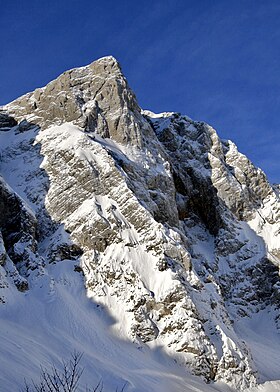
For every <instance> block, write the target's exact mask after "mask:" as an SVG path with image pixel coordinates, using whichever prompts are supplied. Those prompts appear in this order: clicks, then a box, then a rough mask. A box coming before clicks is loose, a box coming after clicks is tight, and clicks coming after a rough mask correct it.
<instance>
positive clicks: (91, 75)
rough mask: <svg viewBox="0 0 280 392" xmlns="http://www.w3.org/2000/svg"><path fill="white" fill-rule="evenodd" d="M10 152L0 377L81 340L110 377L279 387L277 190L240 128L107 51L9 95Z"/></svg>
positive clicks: (5, 137)
mask: <svg viewBox="0 0 280 392" xmlns="http://www.w3.org/2000/svg"><path fill="white" fill-rule="evenodd" d="M0 154H1V166H0V173H1V176H2V177H1V182H0V195H1V198H0V225H1V233H2V234H1V237H0V301H1V304H0V317H1V331H0V339H1V342H0V357H1V363H3V366H2V367H1V368H2V369H1V371H0V385H1V388H2V389H1V391H2V390H3V391H11V390H17V388H18V387H19V386H20V385H21V384H22V382H23V378H24V377H27V378H30V377H33V378H36V374H38V367H39V366H40V364H41V363H43V364H46V363H47V362H52V361H54V362H55V361H57V360H58V358H61V357H67V355H68V356H69V355H70V353H71V352H73V350H78V351H81V352H83V353H84V356H83V361H84V366H85V368H86V370H85V374H84V382H85V383H86V382H87V383H88V384H90V383H91V384H92V383H93V384H97V382H98V381H99V379H100V378H102V379H103V380H104V384H105V387H106V388H107V390H108V391H109V390H112V389H115V388H116V386H118V387H119V388H120V387H122V386H123V385H124V384H125V383H126V387H125V388H126V389H125V390H127V391H139V392H140V391H143V392H144V391H160V390H166V391H188V390H190V391H212V390H217V389H219V390H223V391H226V390H229V389H230V388H233V390H244V389H245V388H248V387H253V386H254V385H256V384H257V383H258V382H264V381H267V380H268V381H273V382H274V385H276V386H275V388H276V390H277V385H278V384H277V382H276V381H275V380H277V379H280V374H279V370H278V363H279V360H280V358H279V357H280V354H278V353H279V352H280V350H279V349H280V337H279V333H278V332H279V327H280V325H279V320H280V318H279V298H280V292H279V288H280V282H279V255H280V241H279V236H280V204H279V190H278V188H277V187H272V186H271V185H270V184H269V183H268V181H267V179H266V177H265V175H264V173H263V172H262V171H261V170H260V169H257V168H255V167H254V166H253V165H252V163H251V162H250V161H249V160H248V159H247V158H246V157H245V156H244V155H242V154H240V153H239V152H238V150H237V148H236V146H235V145H234V144H233V143H232V142H230V141H222V140H220V139H219V137H218V136H217V133H216V132H215V130H214V129H213V128H211V127H210V126H209V125H207V124H205V123H201V122H196V121H192V120H191V119H190V118H188V117H186V116H181V115H180V114H178V113H163V114H158V115H155V114H153V113H152V112H148V111H141V109H140V108H139V106H138V104H137V102H136V99H135V96H134V94H133V93H132V91H131V90H130V89H129V87H128V85H127V82H126V80H125V78H124V76H123V75H122V73H121V70H120V67H119V65H118V63H117V61H116V60H115V59H114V58H112V57H106V58H103V59H100V60H98V61H96V62H94V63H92V64H90V65H89V66H87V67H83V68H78V69H74V70H71V71H67V72H65V73H64V74H63V75H61V76H60V77H59V78H58V79H56V80H54V81H53V82H51V83H49V84H48V85H47V86H46V87H44V88H42V89H37V90H35V91H34V92H33V93H29V94H27V95H25V96H23V97H21V98H19V99H18V100H16V101H14V102H12V103H11V104H9V105H7V106H5V107H3V108H2V110H1V112H0ZM256 326H257V327H256ZM262 341H263V343H262ZM268 362H269V364H268ZM15 364H16V374H15ZM190 373H192V375H191V374H190ZM195 375H196V376H199V377H195ZM205 382H207V384H206V383H205ZM224 383H226V384H227V386H226V385H225V384H224ZM269 385H270V384H269ZM271 385H272V384H271ZM259 388H264V387H259ZM260 390H265V389H260Z"/></svg>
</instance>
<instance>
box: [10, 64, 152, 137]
mask: <svg viewBox="0 0 280 392" xmlns="http://www.w3.org/2000/svg"><path fill="white" fill-rule="evenodd" d="M3 109H4V110H6V111H7V112H8V113H9V115H11V116H13V117H14V118H15V120H16V121H17V122H19V123H20V122H22V121H25V122H26V121H27V122H30V123H32V124H36V125H38V126H39V127H40V128H42V129H46V128H48V127H49V126H51V125H61V124H63V123H65V122H73V123H74V124H75V125H78V126H80V127H82V128H84V129H85V130H86V131H87V132H95V133H97V134H99V135H100V136H102V137H105V138H113V139H114V140H116V141H118V142H121V143H131V144H136V145H139V144H140V145H141V144H142V141H141V140H142V136H141V132H140V128H141V127H142V128H144V129H147V128H149V125H148V124H147V123H146V122H145V121H144V122H143V118H142V116H141V110H140V108H139V106H138V103H137V101H136V97H135V95H134V93H133V92H132V90H131V89H130V88H129V86H128V84H127V81H126V79H125V77H124V75H123V74H122V71H121V67H120V65H119V63H118V61H117V60H116V59H115V58H114V57H112V56H106V57H103V58H101V59H99V60H96V61H94V62H92V63H91V64H89V65H87V66H84V67H80V68H73V69H71V70H69V71H66V72H64V73H63V74H61V75H60V76H59V77H58V78H56V79H55V80H53V81H51V82H50V83H48V84H47V85H46V86H45V87H43V88H38V89H36V90H35V91H33V92H31V93H28V94H26V95H24V96H22V97H20V98H18V99H16V100H15V101H13V102H12V103H10V104H8V105H6V106H4V107H3ZM140 123H141V126H140ZM144 123H145V124H144Z"/></svg>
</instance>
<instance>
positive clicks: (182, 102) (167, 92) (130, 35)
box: [0, 0, 280, 183]
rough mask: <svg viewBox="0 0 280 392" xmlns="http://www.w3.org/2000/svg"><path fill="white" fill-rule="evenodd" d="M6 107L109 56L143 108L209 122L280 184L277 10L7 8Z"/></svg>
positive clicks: (158, 5) (224, 5) (1, 62)
mask: <svg viewBox="0 0 280 392" xmlns="http://www.w3.org/2000/svg"><path fill="white" fill-rule="evenodd" d="M0 33H1V35H0V36H1V41H0V42H1V46H0V50H1V59H0V104H5V103H7V102H9V101H11V100H13V99H15V98H17V97H18V96H19V95H22V94H23V93H26V92H28V91H31V90H33V89H34V88H36V87H41V86H44V85H45V84H46V83H47V82H49V81H50V80H52V79H54V78H55V77H57V76H58V75H59V74H60V73H62V72H63V71H65V70H67V69H70V68H73V67H76V66H81V65H86V64H88V63H90V62H92V61H93V60H95V59H97V58H99V57H103V56H106V55H109V54H111V55H113V56H115V57H116V58H117V59H118V60H119V62H120V63H121V65H122V68H123V71H124V73H125V75H126V77H127V79H128V81H129V84H130V86H131V87H132V89H133V90H134V91H135V93H136V95H137V97H138V101H139V103H140V105H141V106H142V107H143V108H145V109H150V110H152V111H155V112H161V111H178V112H181V113H183V114H187V115H188V116H190V117H192V118H193V119H196V120H203V121H206V122H208V123H210V124H211V125H212V126H213V127H214V128H216V129H217V131H218V133H219V135H220V136H221V137H222V138H230V139H232V140H233V141H234V142H235V143H236V144H237V145H238V147H239V149H240V151H241V152H243V153H245V154H246V155H248V156H249V158H250V159H251V160H252V161H253V162H254V163H255V164H256V165H258V166H260V167H261V168H262V169H263V170H264V171H265V172H266V173H267V174H268V177H269V179H270V180H271V181H273V182H278V183H280V172H279V170H280V164H279V155H280V154H279V151H280V113H279V112H280V111H279V109H280V1H278V0H276V1H274V0H266V1H265V0H264V1H258V0H243V1H239V0H234V1H229V0H215V1H213V0H207V1H206V0H192V1H189V0H172V1H169V0H162V1H159V0H155V1H153V0H150V1H144V0H143V1H141V0H137V1H134V0H130V1H128V0H98V1H96V0H55V1H51V0H48V1H46V0H21V1H20V0H8V1H7V0H0Z"/></svg>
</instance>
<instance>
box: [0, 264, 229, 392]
mask: <svg viewBox="0 0 280 392" xmlns="http://www.w3.org/2000/svg"><path fill="white" fill-rule="evenodd" d="M76 263H77V262H73V261H70V260H65V261H62V262H60V263H58V264H54V265H52V266H49V267H48V274H46V275H44V276H41V277H36V278H35V279H34V280H33V287H32V288H31V290H29V291H27V292H26V293H19V292H18V291H16V289H15V290H14V291H13V292H12V291H10V298H9V305H7V306H5V305H3V306H1V308H0V312H1V313H0V318H1V330H0V363H1V370H0V390H1V392H13V391H18V390H20V387H22V386H23V383H24V379H26V380H27V381H28V380H31V379H34V380H35V381H36V379H37V377H38V375H39V373H40V365H42V366H44V367H48V366H49V365H50V364H51V363H54V364H57V366H58V367H59V363H60V360H61V358H65V359H67V358H69V357H70V355H71V353H72V352H73V351H74V350H76V351H79V352H81V353H83V358H82V360H81V365H82V366H83V367H84V368H85V369H84V373H83V376H82V378H81V384H80V385H81V387H82V388H83V387H85V385H88V386H95V385H96V384H97V383H98V382H99V381H100V379H102V380H103V382H104V391H114V390H116V388H117V387H118V388H119V389H120V388H121V387H123V385H126V387H125V391H135V392H136V391H138V392H146V391H147V392H148V391H149V392H153V391H154V392H156V391H166V392H171V391H174V392H175V391H185V392H187V391H197V392H198V391H205V392H208V391H209V392H211V391H216V390H221V391H231V389H230V388H229V387H227V386H225V385H224V384H219V385H217V386H216V384H215V385H206V384H204V382H203V381H202V380H201V379H200V378H199V377H194V376H192V375H190V374H189V373H188V372H187V371H186V370H185V369H184V367H179V366H178V364H176V363H175V361H174V360H173V359H172V358H170V357H168V356H167V355H165V353H164V350H163V349H160V348H157V349H155V350H152V349H149V348H148V347H147V346H146V347H143V346H141V345H137V344H133V343H130V342H128V341H125V340H123V339H121V338H119V337H117V336H114V333H113V332H112V331H111V329H112V328H111V327H112V325H113V324H114V320H113V319H112V318H111V317H110V315H109V314H108V313H107V312H106V310H105V309H104V308H103V309H102V307H101V306H99V305H98V304H96V303H94V302H93V301H92V300H90V299H88V298H87V297H86V292H85V290H84V289H83V279H82V276H81V274H80V273H78V272H74V264H76ZM11 364H13V366H11ZM81 390H82V389H81Z"/></svg>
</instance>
